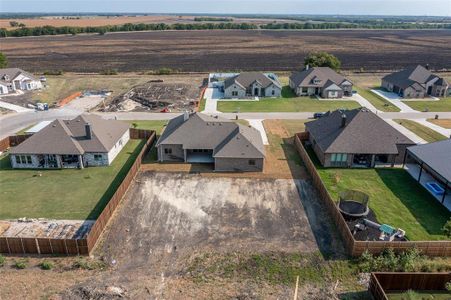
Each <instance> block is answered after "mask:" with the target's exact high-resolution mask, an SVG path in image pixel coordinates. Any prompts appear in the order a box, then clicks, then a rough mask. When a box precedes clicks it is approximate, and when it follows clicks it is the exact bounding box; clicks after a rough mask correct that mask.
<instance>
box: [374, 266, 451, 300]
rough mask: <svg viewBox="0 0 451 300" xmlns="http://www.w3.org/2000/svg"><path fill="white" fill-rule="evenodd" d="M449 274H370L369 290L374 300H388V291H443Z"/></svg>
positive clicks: (450, 278) (449, 277)
mask: <svg viewBox="0 0 451 300" xmlns="http://www.w3.org/2000/svg"><path fill="white" fill-rule="evenodd" d="M450 281H451V273H398V272H389V273H384V272H381V273H379V272H377V273H371V277H370V284H369V290H370V292H371V294H372V295H373V297H374V299H375V300H388V297H387V294H386V292H389V291H401V292H402V291H407V290H414V291H444V290H445V285H446V283H447V282H450Z"/></svg>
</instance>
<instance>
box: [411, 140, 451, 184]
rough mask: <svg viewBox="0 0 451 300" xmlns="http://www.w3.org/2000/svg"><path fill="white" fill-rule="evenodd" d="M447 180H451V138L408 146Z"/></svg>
mask: <svg viewBox="0 0 451 300" xmlns="http://www.w3.org/2000/svg"><path fill="white" fill-rule="evenodd" d="M407 150H408V151H409V152H411V153H412V154H413V155H415V156H416V157H417V158H418V159H420V160H421V161H423V162H424V163H426V164H427V165H428V166H429V167H431V168H432V169H433V170H434V171H435V172H437V173H438V174H440V176H442V177H443V178H444V179H445V180H448V181H449V182H451V139H446V140H443V141H438V142H435V143H429V144H424V145H417V146H412V147H409V148H407Z"/></svg>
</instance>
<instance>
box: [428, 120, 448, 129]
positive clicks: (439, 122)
mask: <svg viewBox="0 0 451 300" xmlns="http://www.w3.org/2000/svg"><path fill="white" fill-rule="evenodd" d="M428 121H429V122H431V123H434V124H436V125H438V126H441V127H443V128H447V129H451V119H438V120H436V119H429V120H428Z"/></svg>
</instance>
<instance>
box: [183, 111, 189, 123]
mask: <svg viewBox="0 0 451 300" xmlns="http://www.w3.org/2000/svg"><path fill="white" fill-rule="evenodd" d="M188 119H189V112H188V111H186V110H185V111H184V112H183V121H184V122H185V121H187V120H188Z"/></svg>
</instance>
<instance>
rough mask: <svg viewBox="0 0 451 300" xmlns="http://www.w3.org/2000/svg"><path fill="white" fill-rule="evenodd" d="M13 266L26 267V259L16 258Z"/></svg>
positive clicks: (17, 267)
mask: <svg viewBox="0 0 451 300" xmlns="http://www.w3.org/2000/svg"><path fill="white" fill-rule="evenodd" d="M14 267H16V269H25V268H26V267H27V261H26V260H24V259H21V260H17V261H16V262H15V263H14Z"/></svg>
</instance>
